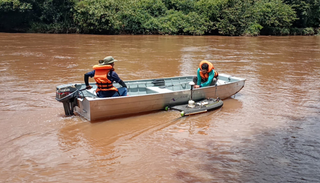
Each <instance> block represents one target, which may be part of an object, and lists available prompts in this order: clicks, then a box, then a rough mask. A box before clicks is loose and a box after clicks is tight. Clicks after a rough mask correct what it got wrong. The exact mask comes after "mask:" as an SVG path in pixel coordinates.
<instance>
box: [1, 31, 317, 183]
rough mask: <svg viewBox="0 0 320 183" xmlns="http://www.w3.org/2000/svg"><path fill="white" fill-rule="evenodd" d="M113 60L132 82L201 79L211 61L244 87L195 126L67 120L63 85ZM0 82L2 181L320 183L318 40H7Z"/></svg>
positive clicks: (156, 115)
mask: <svg viewBox="0 0 320 183" xmlns="http://www.w3.org/2000/svg"><path fill="white" fill-rule="evenodd" d="M108 55H112V56H113V57H114V58H115V59H117V60H119V62H117V63H116V65H115V67H116V71H117V73H118V74H119V76H120V77H121V78H122V79H123V80H133V79H145V78H158V77H171V76H183V75H193V74H195V71H196V69H197V66H198V64H199V62H200V61H201V60H203V59H206V60H209V61H211V62H212V63H213V64H214V66H215V68H216V69H217V71H218V72H219V73H226V74H231V75H233V76H238V77H242V78H246V84H245V87H244V88H243V89H242V90H241V91H240V92H239V93H238V94H236V95H235V96H233V97H231V98H229V99H225V100H224V106H223V107H222V108H221V109H219V110H216V111H212V112H208V113H203V114H199V115H194V116H190V117H182V118H181V117H180V114H179V112H175V111H158V112H153V113H148V114H143V115H138V116H132V117H125V118H120V119H114V120H106V121H102V122H98V123H90V122H88V121H86V120H85V119H83V118H81V117H79V116H73V117H65V116H64V110H63V107H62V104H61V103H59V102H57V101H56V100H55V87H56V86H57V85H60V84H67V83H74V82H83V75H84V73H86V72H88V71H91V70H92V66H93V65H95V64H97V62H98V60H99V59H102V58H104V57H106V56H108ZM0 74H1V79H0V86H1V91H2V92H1V93H2V96H1V98H0V112H1V116H0V124H1V128H0V144H1V149H0V182H10V183H11V182H112V183H114V182H120V183H121V182H139V183H144V182H146V183H149V182H175V183H176V182H177V183H180V182H188V183H191V182H192V183H193V182H205V183H206V182H259V183H261V182H319V180H320V174H319V171H320V161H319V160H320V133H319V131H320V82H319V78H320V37H319V36H318V37H317V36H310V37H300V36H297V37H289V36H287V37H218V36H199V37H194V36H131V35H130V36H105V35H51V34H9V33H0ZM90 81H91V82H93V80H92V79H91V80H90ZM106 112H108V111H106Z"/></svg>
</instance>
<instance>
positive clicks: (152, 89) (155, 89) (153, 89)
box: [146, 87, 172, 94]
mask: <svg viewBox="0 0 320 183" xmlns="http://www.w3.org/2000/svg"><path fill="white" fill-rule="evenodd" d="M146 92H147V94H151V93H168V92H172V90H169V89H167V88H159V87H146Z"/></svg>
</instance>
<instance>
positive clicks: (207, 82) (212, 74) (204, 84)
mask: <svg viewBox="0 0 320 183" xmlns="http://www.w3.org/2000/svg"><path fill="white" fill-rule="evenodd" d="M213 76H214V70H213V69H212V71H211V72H210V73H209V78H208V80H207V81H206V82H205V83H202V84H200V87H204V86H209V85H210V84H211V82H212V80H213Z"/></svg>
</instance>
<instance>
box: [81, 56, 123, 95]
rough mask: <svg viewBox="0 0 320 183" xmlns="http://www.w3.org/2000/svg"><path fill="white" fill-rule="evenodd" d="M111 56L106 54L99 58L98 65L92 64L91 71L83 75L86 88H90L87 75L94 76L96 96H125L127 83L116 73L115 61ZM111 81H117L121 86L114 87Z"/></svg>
mask: <svg viewBox="0 0 320 183" xmlns="http://www.w3.org/2000/svg"><path fill="white" fill-rule="evenodd" d="M116 61H117V60H115V59H114V58H113V57H112V56H107V57H106V58H104V59H103V60H99V65H95V66H93V69H94V70H93V71H90V72H88V73H86V74H85V75H84V82H85V84H86V88H87V89H91V88H92V86H90V85H89V77H91V78H92V77H94V80H95V81H96V85H97V90H96V92H97V96H98V97H101V98H104V97H117V96H127V85H126V84H125V83H124V82H123V81H122V80H121V79H120V78H119V76H118V74H117V73H116V72H115V71H114V68H113V67H114V62H116ZM113 82H117V83H119V84H120V85H121V86H122V87H121V88H116V87H114V86H113V84H112V83H113Z"/></svg>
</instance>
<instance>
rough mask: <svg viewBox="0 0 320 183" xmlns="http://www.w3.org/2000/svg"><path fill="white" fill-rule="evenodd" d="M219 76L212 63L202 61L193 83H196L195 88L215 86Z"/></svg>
mask: <svg viewBox="0 0 320 183" xmlns="http://www.w3.org/2000/svg"><path fill="white" fill-rule="evenodd" d="M218 75H219V74H218V72H217V71H215V70H214V67H213V64H212V63H211V62H208V61H206V60H203V61H201V62H200V64H199V68H198V70H197V76H195V77H194V78H193V82H194V83H196V85H195V86H194V88H200V87H205V86H212V85H215V84H216V82H217V80H218V78H217V77H218Z"/></svg>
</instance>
